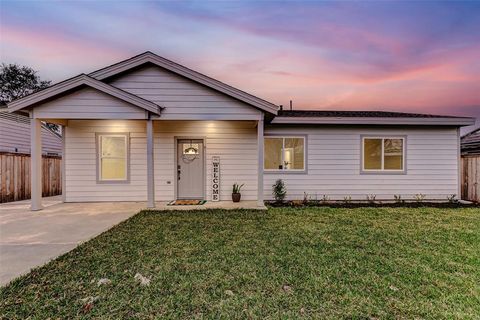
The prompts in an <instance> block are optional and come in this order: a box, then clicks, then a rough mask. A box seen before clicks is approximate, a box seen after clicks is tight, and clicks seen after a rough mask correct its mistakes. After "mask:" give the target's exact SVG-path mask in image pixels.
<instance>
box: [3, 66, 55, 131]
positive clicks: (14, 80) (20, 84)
mask: <svg viewBox="0 0 480 320" xmlns="http://www.w3.org/2000/svg"><path fill="white" fill-rule="evenodd" d="M50 83H51V81H47V80H41V79H40V77H39V76H38V75H37V71H35V70H33V69H32V68H30V67H27V66H19V65H18V64H5V63H2V65H1V66H0V103H1V104H6V103H8V102H11V101H13V100H17V99H20V98H23V97H25V96H27V95H29V94H31V93H34V92H37V91H39V90H42V89H44V88H46V87H48V86H49V85H50ZM46 125H47V126H48V127H49V128H50V129H52V130H55V131H58V126H57V125H56V124H53V123H48V122H47V123H46Z"/></svg>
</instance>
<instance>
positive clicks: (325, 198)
mask: <svg viewBox="0 0 480 320" xmlns="http://www.w3.org/2000/svg"><path fill="white" fill-rule="evenodd" d="M328 201H330V198H329V197H328V196H327V195H326V194H324V195H323V197H322V202H323V203H327V202H328Z"/></svg>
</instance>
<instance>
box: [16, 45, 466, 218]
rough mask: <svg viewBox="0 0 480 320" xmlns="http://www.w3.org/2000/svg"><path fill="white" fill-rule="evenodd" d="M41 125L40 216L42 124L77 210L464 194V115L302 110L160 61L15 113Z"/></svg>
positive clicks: (134, 63) (135, 64)
mask: <svg viewBox="0 0 480 320" xmlns="http://www.w3.org/2000/svg"><path fill="white" fill-rule="evenodd" d="M8 108H9V111H10V112H19V111H28V112H29V113H30V117H31V118H32V127H31V146H32V160H33V161H32V168H33V170H32V172H34V174H33V175H32V210H38V209H41V194H40V187H39V184H40V181H41V171H40V170H38V167H37V166H38V165H39V163H40V161H39V159H40V151H39V150H40V148H41V143H40V123H41V121H47V122H52V123H56V124H59V125H61V126H63V127H64V128H63V129H64V130H63V132H64V135H63V139H64V159H65V161H64V166H65V167H64V173H65V174H64V175H63V176H64V180H65V181H64V184H63V185H64V186H65V187H64V188H63V192H64V194H63V197H64V201H66V202H84V201H88V202H90V201H92V202H93V201H147V204H148V206H149V207H154V206H155V201H169V200H174V199H204V200H207V201H216V200H220V201H229V200H230V199H231V192H232V184H233V183H235V182H237V183H240V184H245V186H244V188H243V189H242V200H255V201H257V202H258V204H259V205H263V201H264V200H265V199H271V198H272V192H271V189H272V184H273V183H274V182H275V180H276V179H283V180H284V181H285V183H286V187H287V198H290V199H301V198H303V196H304V193H307V194H309V195H310V196H317V197H318V198H319V199H320V198H321V197H323V195H325V196H327V197H329V198H330V199H332V200H342V199H343V198H344V197H349V196H350V197H351V198H352V199H353V200H362V199H365V197H366V195H369V194H375V195H376V199H377V200H381V199H385V200H393V198H394V195H401V196H402V198H404V199H413V198H414V196H415V194H419V193H422V194H424V195H426V197H427V199H430V200H446V198H447V196H449V195H451V194H459V172H460V171H459V168H460V167H459V159H460V133H459V132H460V131H459V127H461V126H465V125H471V124H473V123H474V119H472V118H465V117H450V116H435V115H423V114H407V113H396V112H376V111H375V112H368V111H365V112H358V111H351V112H345V111H300V110H282V109H281V108H279V106H277V105H275V104H273V103H270V102H268V101H265V100H263V99H260V98H258V97H256V96H253V95H251V94H248V93H246V92H244V91H242V90H239V89H237V88H234V87H231V86H229V85H227V84H225V83H223V82H220V81H218V80H215V79H212V78H210V77H208V76H205V75H203V74H201V73H198V72H196V71H193V70H191V69H189V68H186V67H184V66H182V65H179V64H177V63H174V62H172V61H170V60H167V59H164V58H162V57H159V56H157V55H155V54H153V53H151V52H146V53H143V54H140V55H137V56H135V57H133V58H130V59H128V60H125V61H122V62H119V63H116V64H113V65H110V66H107V67H105V68H103V69H100V70H97V71H95V72H92V73H90V74H88V75H87V74H81V75H79V76H76V77H73V78H71V79H68V80H65V81H63V82H60V83H57V84H55V85H52V86H51V87H49V88H46V89H44V90H42V91H39V92H37V93H34V94H31V95H29V96H27V97H24V98H22V99H19V100H17V101H13V102H12V103H10V104H8Z"/></svg>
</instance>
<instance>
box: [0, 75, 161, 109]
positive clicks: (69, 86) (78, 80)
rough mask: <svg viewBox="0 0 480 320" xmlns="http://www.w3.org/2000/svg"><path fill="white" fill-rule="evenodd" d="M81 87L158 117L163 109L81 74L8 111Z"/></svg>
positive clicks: (28, 98) (38, 93) (12, 103)
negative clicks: (100, 92)
mask: <svg viewBox="0 0 480 320" xmlns="http://www.w3.org/2000/svg"><path fill="white" fill-rule="evenodd" d="M81 86H88V87H91V88H93V89H97V90H99V91H102V92H104V93H106V94H109V95H111V96H113V97H115V98H118V99H120V100H123V101H125V102H128V103H130V104H132V105H134V106H137V107H139V108H142V109H145V110H147V111H149V112H151V113H154V114H156V115H159V114H160V110H161V109H162V107H160V106H159V105H157V104H155V103H153V102H152V101H149V100H145V99H143V98H141V97H139V96H136V95H134V94H131V93H129V92H127V91H124V90H122V89H119V88H116V87H114V86H111V85H109V84H107V83H103V82H101V81H98V80H96V79H94V78H92V77H90V76H88V75H86V74H80V75H78V76H76V77H73V78H70V79H68V80H65V81H62V82H59V83H57V84H54V85H52V86H50V87H48V88H46V89H43V90H40V91H37V92H35V93H32V94H30V95H28V96H25V97H23V98H21V99H18V100H15V101H12V102H10V103H8V104H7V106H8V110H9V111H10V112H15V111H19V110H21V109H24V108H28V107H29V106H31V105H33V104H36V103H40V102H42V101H45V100H47V99H50V98H53V97H55V96H58V95H60V94H62V93H65V92H68V91H70V90H73V89H77V88H79V87H81Z"/></svg>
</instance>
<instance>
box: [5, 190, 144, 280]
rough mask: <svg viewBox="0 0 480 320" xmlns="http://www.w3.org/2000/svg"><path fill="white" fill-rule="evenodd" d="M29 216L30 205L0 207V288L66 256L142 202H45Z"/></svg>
mask: <svg viewBox="0 0 480 320" xmlns="http://www.w3.org/2000/svg"><path fill="white" fill-rule="evenodd" d="M43 203H44V206H45V207H46V208H45V209H43V210H41V211H35V212H32V211H30V210H29V206H30V201H29V200H27V201H18V202H12V203H4V204H0V285H1V286H3V285H5V284H7V283H8V282H10V281H11V280H13V279H14V278H16V277H18V276H20V275H22V274H24V273H27V272H28V271H29V270H30V269H31V268H34V267H37V266H40V265H43V264H45V263H46V262H48V261H49V260H51V259H53V258H56V257H58V256H59V255H61V254H63V253H66V252H68V251H70V250H72V249H73V248H75V247H76V246H77V245H78V244H80V243H82V242H85V241H87V240H89V239H91V238H93V237H95V236H96V235H98V234H100V233H102V232H104V231H106V230H108V229H110V228H111V227H112V226H114V225H116V224H118V223H120V222H121V221H123V220H125V219H127V218H129V217H131V216H133V215H134V214H135V213H137V212H138V211H139V210H141V209H142V208H144V207H145V203H142V202H124V203H122V202H116V203H61V201H60V198H59V197H51V198H47V199H44V202H43Z"/></svg>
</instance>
